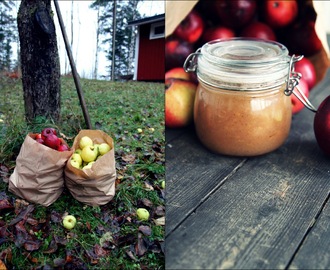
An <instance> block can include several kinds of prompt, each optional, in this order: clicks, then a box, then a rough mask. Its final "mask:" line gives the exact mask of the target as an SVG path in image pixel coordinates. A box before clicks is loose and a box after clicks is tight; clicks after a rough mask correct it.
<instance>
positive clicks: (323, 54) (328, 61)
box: [165, 0, 330, 83]
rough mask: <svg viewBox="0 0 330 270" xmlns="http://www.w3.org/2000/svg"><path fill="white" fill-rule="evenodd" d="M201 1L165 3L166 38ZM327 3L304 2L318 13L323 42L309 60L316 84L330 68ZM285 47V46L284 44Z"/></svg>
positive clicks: (318, 24)
mask: <svg viewBox="0 0 330 270" xmlns="http://www.w3.org/2000/svg"><path fill="white" fill-rule="evenodd" d="M199 1H200V0H190V1H185V0H178V1H171V0H166V1H165V37H166V38H168V37H169V36H170V35H172V34H173V32H174V30H175V28H176V27H177V26H178V25H179V23H180V22H181V21H182V20H183V19H184V18H185V17H186V16H187V15H188V14H189V12H190V11H191V10H192V9H193V8H194V7H195V6H196V5H197V3H198V2H199ZM324 2H325V1H312V0H308V1H306V2H302V3H301V4H303V5H311V6H313V8H314V10H315V12H316V13H317V17H316V21H315V31H316V34H317V36H318V38H319V39H320V40H321V42H322V45H323V46H322V49H321V50H320V52H318V53H316V54H315V55H312V56H310V57H308V58H309V60H310V61H311V62H312V63H313V65H314V67H315V71H316V82H317V83H318V82H320V81H321V80H322V79H323V78H324V76H325V74H326V72H327V69H328V68H329V67H330V51H329V44H328V42H327V36H326V31H325V28H324V25H325V19H326V18H327V17H326V14H325V12H324V11H325V9H324V6H323V5H324ZM284 45H285V44H284Z"/></svg>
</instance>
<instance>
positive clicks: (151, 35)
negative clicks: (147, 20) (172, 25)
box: [149, 21, 165, 39]
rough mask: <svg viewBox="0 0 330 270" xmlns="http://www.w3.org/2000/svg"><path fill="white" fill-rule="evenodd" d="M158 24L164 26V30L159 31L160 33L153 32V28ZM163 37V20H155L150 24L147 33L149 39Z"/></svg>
mask: <svg viewBox="0 0 330 270" xmlns="http://www.w3.org/2000/svg"><path fill="white" fill-rule="evenodd" d="M159 26H164V32H163V33H160V34H155V29H156V27H159ZM163 37H165V22H164V21H162V22H156V23H152V24H151V25H150V34H149V39H157V38H163Z"/></svg>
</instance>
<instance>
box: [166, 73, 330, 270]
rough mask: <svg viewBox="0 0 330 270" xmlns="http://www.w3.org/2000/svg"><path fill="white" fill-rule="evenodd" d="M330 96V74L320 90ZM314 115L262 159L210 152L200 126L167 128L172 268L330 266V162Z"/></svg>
mask: <svg viewBox="0 0 330 270" xmlns="http://www.w3.org/2000/svg"><path fill="white" fill-rule="evenodd" d="M328 95H330V70H328V72H327V74H326V77H325V79H324V80H323V81H321V82H320V83H319V84H318V85H317V86H316V87H315V88H314V89H313V90H312V91H311V95H310V100H311V102H312V104H313V105H314V106H315V107H316V108H317V107H318V106H319V104H320V103H321V101H322V100H323V99H324V98H325V97H327V96H328ZM313 119H314V113H313V112H311V111H309V110H308V109H306V108H305V109H304V110H303V111H301V112H300V113H299V114H297V115H294V116H293V122H292V127H291V131H290V135H289V138H288V139H287V141H286V143H285V144H284V145H283V146H282V147H280V148H279V149H278V150H276V151H274V152H272V153H269V154H266V155H263V156H259V157H251V158H239V157H226V156H222V155H217V154H213V153H211V152H209V151H208V150H206V149H205V148H204V147H203V146H202V145H201V143H200V142H199V140H198V139H197V137H196V134H195V131H194V129H193V128H186V129H180V130H166V189H167V191H166V196H167V197H166V212H167V214H166V215H167V217H166V240H165V243H166V257H165V258H166V269H330V201H329V197H330V158H329V157H326V156H325V155H324V154H323V153H322V152H321V150H320V149H319V147H318V145H317V143H316V140H315V136H314V131H313Z"/></svg>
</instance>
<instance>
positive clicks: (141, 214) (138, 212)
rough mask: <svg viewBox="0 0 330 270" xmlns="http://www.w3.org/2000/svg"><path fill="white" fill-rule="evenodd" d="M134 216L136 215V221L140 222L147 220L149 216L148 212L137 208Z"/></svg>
mask: <svg viewBox="0 0 330 270" xmlns="http://www.w3.org/2000/svg"><path fill="white" fill-rule="evenodd" d="M136 215H137V218H138V220H142V221H146V220H148V219H149V216H150V214H149V212H148V210H147V209H145V208H138V209H137V210H136Z"/></svg>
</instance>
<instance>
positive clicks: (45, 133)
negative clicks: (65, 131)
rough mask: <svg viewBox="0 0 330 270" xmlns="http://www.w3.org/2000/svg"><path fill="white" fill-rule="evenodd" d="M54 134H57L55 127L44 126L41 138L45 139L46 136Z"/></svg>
mask: <svg viewBox="0 0 330 270" xmlns="http://www.w3.org/2000/svg"><path fill="white" fill-rule="evenodd" d="M52 134H54V135H57V133H56V130H55V129H54V128H44V129H43V130H42V131H41V138H42V139H43V140H45V138H46V137H48V136H49V135H52Z"/></svg>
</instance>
